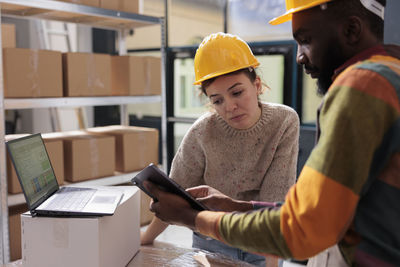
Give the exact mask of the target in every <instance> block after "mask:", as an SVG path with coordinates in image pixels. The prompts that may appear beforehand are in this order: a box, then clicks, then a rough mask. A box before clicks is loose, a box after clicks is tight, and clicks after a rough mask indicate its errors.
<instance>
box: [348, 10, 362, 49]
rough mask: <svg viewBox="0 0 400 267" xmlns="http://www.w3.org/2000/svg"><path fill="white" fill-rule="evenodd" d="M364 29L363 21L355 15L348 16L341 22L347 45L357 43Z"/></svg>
mask: <svg viewBox="0 0 400 267" xmlns="http://www.w3.org/2000/svg"><path fill="white" fill-rule="evenodd" d="M363 30H364V24H363V21H362V20H361V19H360V18H359V17H357V16H350V17H348V18H347V19H346V21H345V23H344V24H343V35H344V37H345V38H346V43H347V45H355V44H357V43H358V42H359V41H360V39H361V37H362V32H363Z"/></svg>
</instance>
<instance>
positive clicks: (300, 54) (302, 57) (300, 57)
mask: <svg viewBox="0 0 400 267" xmlns="http://www.w3.org/2000/svg"><path fill="white" fill-rule="evenodd" d="M296 62H297V64H299V65H304V64H306V62H307V57H306V54H305V53H304V50H303V49H302V48H301V46H298V47H297V55H296Z"/></svg>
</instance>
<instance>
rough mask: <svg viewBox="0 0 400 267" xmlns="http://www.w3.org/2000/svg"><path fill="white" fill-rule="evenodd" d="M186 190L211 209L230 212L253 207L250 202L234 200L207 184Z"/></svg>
mask: <svg viewBox="0 0 400 267" xmlns="http://www.w3.org/2000/svg"><path fill="white" fill-rule="evenodd" d="M186 191H187V192H188V193H189V194H191V195H192V196H193V197H194V198H196V199H197V200H198V201H200V202H201V203H203V204H204V205H206V206H207V207H208V208H209V209H211V210H215V211H225V212H232V211H248V210H251V209H253V205H252V204H251V203H250V202H246V201H239V200H234V199H232V198H230V197H228V196H227V195H224V194H223V193H221V192H220V191H218V190H217V189H215V188H212V187H210V186H208V185H200V186H196V187H192V188H188V189H186Z"/></svg>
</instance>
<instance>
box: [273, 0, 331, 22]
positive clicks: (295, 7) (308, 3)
mask: <svg viewBox="0 0 400 267" xmlns="http://www.w3.org/2000/svg"><path fill="white" fill-rule="evenodd" d="M330 1H332V0H286V13H285V14H283V15H281V16H279V17H276V18H273V19H272V20H270V21H269V24H272V25H278V24H281V23H284V22H286V21H289V20H292V14H293V13H297V12H299V11H302V10H305V9H309V8H312V7H315V6H317V5H321V4H324V3H327V2H330Z"/></svg>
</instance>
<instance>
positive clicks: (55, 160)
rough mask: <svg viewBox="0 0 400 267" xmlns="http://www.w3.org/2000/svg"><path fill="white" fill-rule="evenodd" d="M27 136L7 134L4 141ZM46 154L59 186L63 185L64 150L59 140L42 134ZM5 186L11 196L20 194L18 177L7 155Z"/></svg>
mask: <svg viewBox="0 0 400 267" xmlns="http://www.w3.org/2000/svg"><path fill="white" fill-rule="evenodd" d="M27 135H28V134H9V135H6V136H5V140H6V141H10V140H13V139H17V138H21V137H24V136H27ZM42 137H43V141H44V144H45V146H46V150H47V153H48V154H49V158H50V162H51V165H52V166H53V169H54V173H55V175H56V179H57V182H58V184H59V185H62V184H64V148H63V143H62V141H61V140H55V139H51V138H47V137H46V134H42ZM6 166H7V184H8V192H9V193H11V194H18V193H22V188H21V185H20V183H19V181H18V176H17V174H16V172H15V168H14V165H13V164H12V162H11V159H10V157H9V155H8V153H7V164H6Z"/></svg>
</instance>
